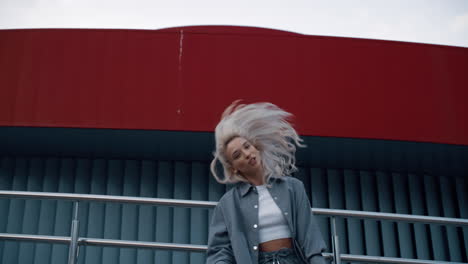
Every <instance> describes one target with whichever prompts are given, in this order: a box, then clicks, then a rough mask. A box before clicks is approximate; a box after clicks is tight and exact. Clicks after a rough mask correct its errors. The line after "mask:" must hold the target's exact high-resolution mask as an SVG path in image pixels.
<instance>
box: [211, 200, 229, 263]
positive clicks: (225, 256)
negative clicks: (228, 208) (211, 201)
mask: <svg viewBox="0 0 468 264" xmlns="http://www.w3.org/2000/svg"><path fill="white" fill-rule="evenodd" d="M228 263H229V264H234V263H236V262H235V260H234V255H233V253H232V247H231V240H230V239H229V234H228V230H227V227H226V221H225V219H224V215H223V210H222V208H220V207H219V204H218V206H216V207H215V209H214V212H213V216H212V218H211V224H210V232H209V235H208V250H207V252H206V264H228Z"/></svg>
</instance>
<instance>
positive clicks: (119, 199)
mask: <svg viewBox="0 0 468 264" xmlns="http://www.w3.org/2000/svg"><path fill="white" fill-rule="evenodd" d="M0 198H15V199H41V200H50V199H51V200H65V201H72V202H73V220H72V224H71V231H70V237H64V236H43V235H26V234H9V233H0V239H4V240H17V241H35V242H49V243H61V244H69V254H68V263H69V264H75V263H76V261H77V257H78V247H79V246H91V245H93V246H115V247H132V248H150V249H165V250H184V251H195V252H205V251H206V250H207V246H206V245H194V244H177V243H161V242H143V241H130V240H115V239H99V238H87V237H79V236H78V231H79V219H78V210H79V202H108V203H129V204H139V205H145V204H146V205H154V206H174V207H187V208H213V207H215V206H216V204H217V202H209V201H194V200H179V199H161V198H143V197H130V196H112V195H93V194H74V193H50V192H21V191H0ZM311 210H312V212H313V213H314V214H315V215H323V216H329V217H331V220H332V253H323V255H324V257H325V258H327V259H332V260H334V262H335V263H336V264H340V263H341V261H359V262H373V263H398V264H436V263H438V264H443V263H445V264H449V263H450V264H461V263H460V262H444V261H431V260H420V259H407V258H392V257H380V256H365V255H352V254H341V253H340V249H339V242H338V239H339V238H338V234H337V230H336V217H344V218H359V219H374V220H389V221H403V222H409V223H425V224H438V225H453V226H462V227H463V226H468V219H460V218H447V217H433V216H416V215H404V214H391V213H378V212H364V211H353V210H338V209H324V208H312V209H311Z"/></svg>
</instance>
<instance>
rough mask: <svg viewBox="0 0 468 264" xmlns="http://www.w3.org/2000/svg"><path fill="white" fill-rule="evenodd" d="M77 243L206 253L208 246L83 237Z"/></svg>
mask: <svg viewBox="0 0 468 264" xmlns="http://www.w3.org/2000/svg"><path fill="white" fill-rule="evenodd" d="M78 243H79V244H80V245H87V246H114V247H131V248H151V249H165V250H184V251H195V252H206V250H207V249H208V246H206V245H193V244H177V243H162V242H146V241H131V240H115V239H100V238H84V237H82V238H80V239H79V240H78Z"/></svg>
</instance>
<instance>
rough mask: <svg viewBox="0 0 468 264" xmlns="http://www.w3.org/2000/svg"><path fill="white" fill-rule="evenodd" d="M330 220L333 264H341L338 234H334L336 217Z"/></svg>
mask: <svg viewBox="0 0 468 264" xmlns="http://www.w3.org/2000/svg"><path fill="white" fill-rule="evenodd" d="M331 220H332V247H333V248H332V250H333V262H334V263H335V264H341V255H340V243H339V241H338V234H337V232H336V217H334V216H332V219H331Z"/></svg>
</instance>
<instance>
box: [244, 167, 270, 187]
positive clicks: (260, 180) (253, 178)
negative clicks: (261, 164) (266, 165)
mask: <svg viewBox="0 0 468 264" xmlns="http://www.w3.org/2000/svg"><path fill="white" fill-rule="evenodd" d="M263 175H264V170H263V168H261V169H259V170H258V171H257V172H255V173H252V174H249V175H245V178H246V179H247V180H248V181H249V182H250V183H251V184H253V185H255V186H258V185H263V184H265V182H264V177H263Z"/></svg>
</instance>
